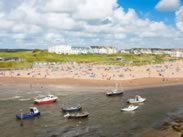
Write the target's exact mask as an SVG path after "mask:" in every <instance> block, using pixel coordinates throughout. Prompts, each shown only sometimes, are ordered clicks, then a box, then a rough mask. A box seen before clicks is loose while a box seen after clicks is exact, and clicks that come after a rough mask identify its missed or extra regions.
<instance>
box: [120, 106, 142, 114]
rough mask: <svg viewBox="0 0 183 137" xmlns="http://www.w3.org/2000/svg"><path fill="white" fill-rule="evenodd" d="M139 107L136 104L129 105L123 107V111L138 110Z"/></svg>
mask: <svg viewBox="0 0 183 137" xmlns="http://www.w3.org/2000/svg"><path fill="white" fill-rule="evenodd" d="M138 108H139V106H134V105H129V106H128V107H127V108H122V109H121V111H127V112H129V111H134V110H137V109H138Z"/></svg>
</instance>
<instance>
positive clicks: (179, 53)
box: [170, 49, 183, 58]
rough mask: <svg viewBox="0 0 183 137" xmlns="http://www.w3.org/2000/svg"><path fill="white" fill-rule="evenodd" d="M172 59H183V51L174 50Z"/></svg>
mask: <svg viewBox="0 0 183 137" xmlns="http://www.w3.org/2000/svg"><path fill="white" fill-rule="evenodd" d="M170 56H171V57H176V58H183V49H173V50H172V51H171V54H170Z"/></svg>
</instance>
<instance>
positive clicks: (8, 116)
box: [0, 84, 183, 137]
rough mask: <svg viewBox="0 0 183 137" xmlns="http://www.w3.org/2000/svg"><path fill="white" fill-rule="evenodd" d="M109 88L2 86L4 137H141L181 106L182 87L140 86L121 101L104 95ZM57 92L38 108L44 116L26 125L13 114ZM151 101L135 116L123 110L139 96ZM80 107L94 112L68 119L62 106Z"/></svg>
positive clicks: (0, 108)
mask: <svg viewBox="0 0 183 137" xmlns="http://www.w3.org/2000/svg"><path fill="white" fill-rule="evenodd" d="M111 89H112V88H107V87H72V86H53V85H52V86H49V85H3V84H1V85H0V136H1V137H140V136H141V134H142V133H143V131H145V130H147V129H150V128H153V127H155V126H156V125H157V124H158V123H159V122H160V121H161V120H162V119H163V118H165V117H166V116H167V115H168V113H170V112H175V111H177V110H180V109H182V108H183V85H177V86H167V87H156V88H141V89H133V90H127V91H125V93H124V95H123V96H121V97H106V96H105V92H106V91H109V90H111ZM49 93H51V94H54V95H56V96H58V97H59V100H58V102H57V103H55V104H50V105H36V107H38V109H39V110H40V111H41V116H40V117H37V118H34V119H28V120H24V121H23V127H21V126H20V121H19V120H16V118H15V115H16V114H17V113H19V112H20V110H21V109H22V110H23V111H24V112H27V111H28V109H29V107H31V106H35V105H34V104H33V98H34V97H36V96H38V95H47V94H49ZM137 94H138V95H141V96H142V97H145V98H147V102H145V103H144V104H141V105H139V109H138V110H137V111H134V112H121V111H120V109H121V108H123V107H126V106H128V104H127V103H126V101H127V99H129V98H132V97H134V96H135V95H137ZM76 104H80V105H81V106H82V108H83V111H87V112H89V113H90V115H89V117H88V118H87V119H77V120H76V119H66V118H64V117H63V115H64V114H63V113H62V112H61V105H69V106H72V105H76Z"/></svg>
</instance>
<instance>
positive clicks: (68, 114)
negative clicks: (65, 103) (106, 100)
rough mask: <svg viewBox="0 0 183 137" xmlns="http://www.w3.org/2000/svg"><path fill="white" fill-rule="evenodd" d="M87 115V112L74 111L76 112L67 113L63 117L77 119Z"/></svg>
mask: <svg viewBox="0 0 183 137" xmlns="http://www.w3.org/2000/svg"><path fill="white" fill-rule="evenodd" d="M88 115H89V113H88V112H82V113H76V114H70V113H67V114H66V115H64V117H65V118H69V119H71V118H73V119H77V118H87V117H88Z"/></svg>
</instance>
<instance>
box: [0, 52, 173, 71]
mask: <svg viewBox="0 0 183 137" xmlns="http://www.w3.org/2000/svg"><path fill="white" fill-rule="evenodd" d="M0 57H18V58H21V59H23V61H21V62H13V61H11V62H0V68H28V67H31V65H32V63H33V62H80V63H81V62H87V63H90V62H92V63H96V64H112V65H114V64H115V65H129V66H131V65H133V66H134V65H145V64H159V63H162V62H165V61H174V60H175V59H174V58H171V57H169V56H168V55H146V54H143V55H132V54H115V55H96V54H89V55H58V54H54V53H48V52H46V51H41V50H35V51H21V52H0ZM117 57H122V58H123V61H117V60H116V58H117Z"/></svg>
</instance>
